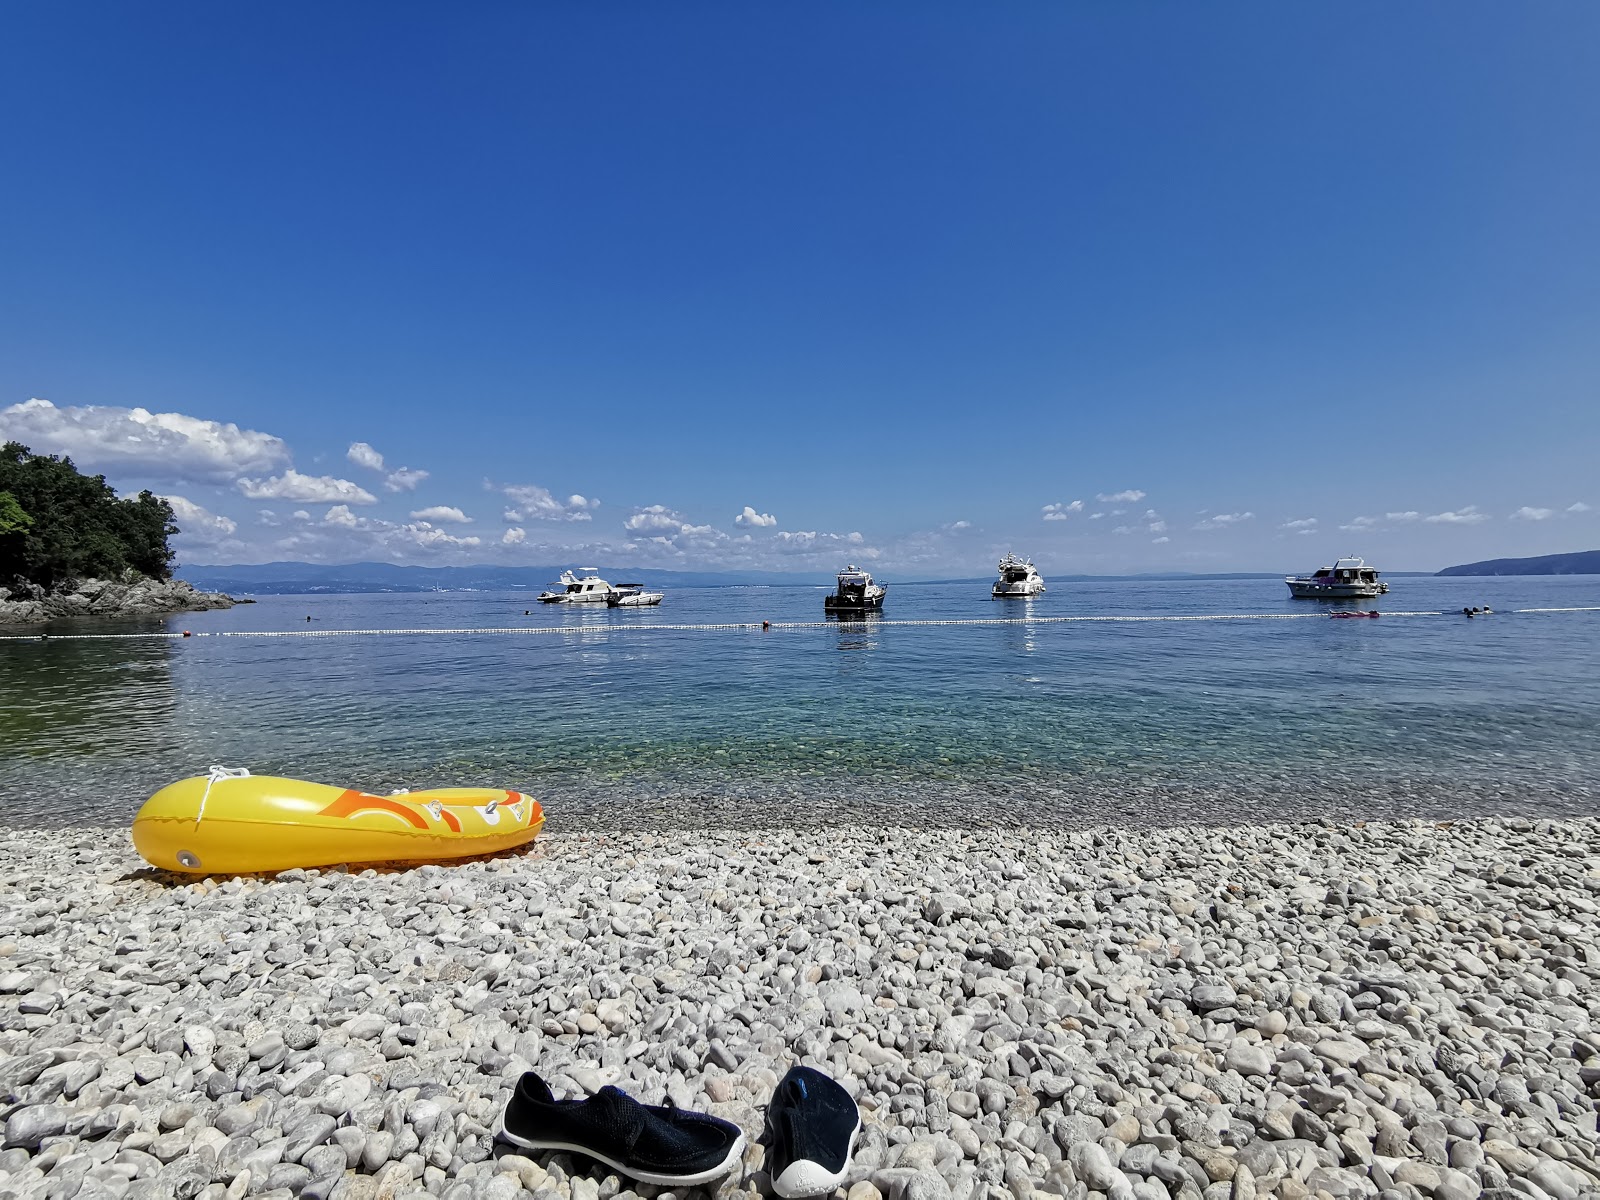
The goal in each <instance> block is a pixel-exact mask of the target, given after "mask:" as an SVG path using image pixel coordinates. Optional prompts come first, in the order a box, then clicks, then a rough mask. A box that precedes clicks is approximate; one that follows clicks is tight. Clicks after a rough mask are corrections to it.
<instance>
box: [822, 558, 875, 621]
mask: <svg viewBox="0 0 1600 1200" xmlns="http://www.w3.org/2000/svg"><path fill="white" fill-rule="evenodd" d="M887 591H888V585H887V584H882V583H874V582H873V580H872V576H871V575H869V574H868V573H867V572H865V571H863V570H862V569H861V568H860V567H857V566H855V565H853V564H852V565H851V566H848V567H846V568H845V569H844V570H842V571H840V572H839V578H838V586H837V587H836V588H835V590H834V591H833V592H832V593H831V594H830V595H828V596H827V597H825V598H824V599H823V601H822V611H823V612H831V613H851V612H878V611H881V610H882V608H883V597H884V593H885V592H887Z"/></svg>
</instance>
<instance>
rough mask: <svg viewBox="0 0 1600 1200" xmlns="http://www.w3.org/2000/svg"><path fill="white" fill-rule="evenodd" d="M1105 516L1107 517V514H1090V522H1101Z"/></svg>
mask: <svg viewBox="0 0 1600 1200" xmlns="http://www.w3.org/2000/svg"><path fill="white" fill-rule="evenodd" d="M1104 516H1105V513H1103V512H1099V513H1090V514H1089V520H1091V521H1098V520H1100V519H1101V518H1102V517H1104Z"/></svg>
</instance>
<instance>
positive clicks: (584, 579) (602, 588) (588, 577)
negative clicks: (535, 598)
mask: <svg viewBox="0 0 1600 1200" xmlns="http://www.w3.org/2000/svg"><path fill="white" fill-rule="evenodd" d="M578 570H580V571H582V572H584V574H582V575H574V574H573V573H572V572H571V571H563V572H561V578H560V579H558V580H556V582H555V585H554V586H553V587H552V588H551V589H550V590H549V591H547V592H540V593H539V599H540V600H542V601H543V602H544V603H546V604H604V603H605V602H606V597H607V596H609V595H611V592H612V587H611V585H610V584H609V583H607V582H606V581H605V580H604V579H601V578H600V568H599V567H579V568H578Z"/></svg>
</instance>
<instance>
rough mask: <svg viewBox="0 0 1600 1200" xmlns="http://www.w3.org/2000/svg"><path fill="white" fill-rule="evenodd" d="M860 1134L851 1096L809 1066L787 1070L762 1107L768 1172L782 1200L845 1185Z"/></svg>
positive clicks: (856, 1112)
mask: <svg viewBox="0 0 1600 1200" xmlns="http://www.w3.org/2000/svg"><path fill="white" fill-rule="evenodd" d="M860 1132H861V1114H860V1112H858V1111H857V1109H856V1102H855V1101H854V1100H852V1099H851V1098H850V1093H849V1092H847V1091H845V1090H844V1088H842V1087H840V1086H839V1084H838V1083H836V1082H834V1081H833V1080H832V1079H830V1078H828V1076H826V1075H824V1074H823V1073H822V1072H821V1071H818V1070H817V1069H816V1068H814V1067H791V1068H790V1069H789V1073H788V1074H787V1075H785V1076H784V1077H783V1078H782V1079H781V1080H779V1081H778V1089H777V1091H775V1092H773V1094H772V1101H771V1103H769V1104H768V1105H767V1127H766V1138H765V1140H766V1144H767V1173H768V1174H769V1175H770V1176H771V1177H772V1190H773V1191H775V1192H777V1193H778V1195H780V1196H782V1197H783V1198H784V1200H796V1197H800V1196H823V1195H826V1194H827V1193H829V1192H831V1191H833V1190H834V1189H835V1188H837V1187H838V1186H839V1185H840V1184H841V1183H843V1182H844V1177H845V1175H846V1174H847V1173H848V1172H849V1170H850V1155H851V1152H852V1151H853V1150H854V1149H855V1142H856V1137H857V1135H859V1134H860Z"/></svg>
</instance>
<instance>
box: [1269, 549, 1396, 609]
mask: <svg viewBox="0 0 1600 1200" xmlns="http://www.w3.org/2000/svg"><path fill="white" fill-rule="evenodd" d="M1283 581H1284V583H1286V584H1288V585H1289V594H1290V595H1292V596H1293V597H1294V598H1295V599H1297V600H1372V599H1375V598H1377V597H1378V596H1381V595H1383V594H1384V593H1385V592H1387V591H1388V590H1389V585H1388V584H1387V583H1384V582H1383V581H1382V580H1380V579H1379V578H1378V572H1377V571H1376V570H1375V569H1373V568H1372V567H1369V566H1367V564H1366V561H1365V560H1364V559H1360V558H1354V557H1351V558H1341V559H1338V560H1337V561H1335V562H1334V564H1333V566H1331V567H1318V568H1317V571H1316V574H1314V575H1288V576H1285V577H1284V580H1283Z"/></svg>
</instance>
